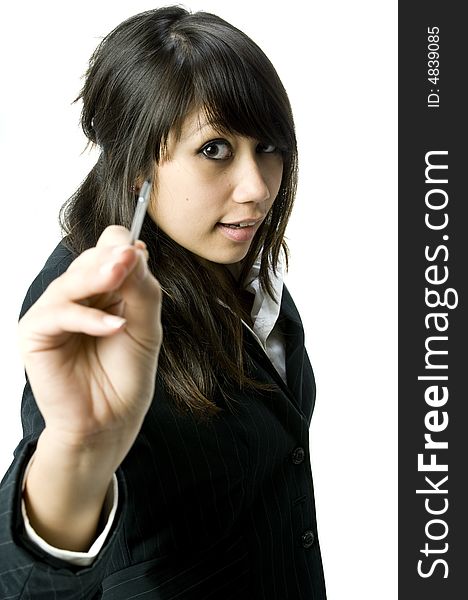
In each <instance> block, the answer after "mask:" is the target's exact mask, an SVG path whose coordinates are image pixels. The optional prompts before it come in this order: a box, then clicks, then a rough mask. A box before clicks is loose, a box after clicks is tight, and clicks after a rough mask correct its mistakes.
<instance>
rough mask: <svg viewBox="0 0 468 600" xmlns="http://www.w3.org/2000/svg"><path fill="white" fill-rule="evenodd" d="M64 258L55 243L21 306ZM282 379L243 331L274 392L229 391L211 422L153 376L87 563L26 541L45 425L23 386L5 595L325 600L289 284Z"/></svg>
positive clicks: (7, 492) (1, 593)
mask: <svg viewBox="0 0 468 600" xmlns="http://www.w3.org/2000/svg"><path fill="white" fill-rule="evenodd" d="M71 260H72V256H71V254H70V252H69V251H68V250H67V249H66V248H65V247H64V246H63V244H61V243H60V244H59V245H58V246H57V248H56V249H55V250H54V252H53V253H52V255H51V256H50V257H49V259H48V261H47V263H46V265H45V266H44V268H43V270H42V271H41V273H40V274H39V275H38V277H37V278H36V279H35V280H34V282H33V283H32V285H31V287H30V289H29V290H28V293H27V296H26V298H25V301H24V304H23V308H22V312H21V314H24V312H26V310H28V308H29V307H30V306H31V305H32V304H33V303H34V302H35V301H36V300H37V298H38V297H39V296H40V295H41V294H42V292H43V291H44V290H45V288H46V287H47V285H48V284H49V283H50V282H51V281H52V280H53V279H54V278H55V277H57V276H58V275H60V274H61V273H63V272H64V271H65V269H66V268H67V267H68V265H69V264H70V262H71ZM279 320H280V325H281V327H282V330H283V332H284V335H285V340H286V371H287V381H288V385H287V386H286V385H285V384H284V382H283V380H282V379H281V377H280V376H279V375H278V373H277V371H276V370H275V368H274V367H273V365H272V364H271V362H270V360H269V359H268V357H267V355H266V354H265V353H264V352H263V350H262V348H261V347H260V345H259V344H258V342H257V341H256V340H255V339H254V338H253V336H252V334H251V333H250V332H249V331H248V329H247V328H245V344H246V351H247V352H248V354H249V356H250V358H251V360H252V369H253V373H254V375H255V376H256V377H257V378H258V379H260V380H262V381H265V382H270V383H271V382H274V383H276V384H277V385H278V390H277V391H275V392H268V393H261V394H260V393H250V392H249V393H245V392H244V393H240V392H238V391H237V392H236V390H232V391H231V392H232V393H233V394H235V395H236V398H237V400H238V406H237V409H236V411H235V412H232V411H227V410H226V411H223V412H222V414H221V415H220V416H219V417H217V418H215V419H214V420H213V421H212V422H211V423H210V424H208V425H200V424H197V423H195V421H194V420H193V419H192V418H191V417H190V416H186V417H182V416H180V414H176V413H175V410H174V408H173V406H172V404H171V401H170V399H168V398H167V396H166V394H165V392H164V390H163V389H162V388H161V385H160V383H159V381H157V384H156V392H155V400H154V402H153V404H152V406H151V408H150V410H149V412H148V414H147V416H146V418H145V421H144V424H143V427H142V429H141V432H140V434H139V436H138V438H137V440H136V442H135V444H134V446H133V447H132V449H131V450H130V452H129V454H128V455H127V457H126V458H125V460H124V462H123V463H122V465H121V466H120V468H119V470H118V472H117V478H118V484H119V509H118V512H117V516H116V519H115V522H114V525H113V528H112V530H111V533H110V534H109V537H108V540H107V541H106V544H105V546H104V548H103V549H102V551H101V552H100V554H99V555H98V557H97V558H96V559H95V561H94V563H93V564H92V566H90V567H74V566H71V565H70V564H68V563H66V562H63V561H61V560H58V559H54V558H52V557H50V556H49V555H47V554H45V553H44V552H43V551H42V550H40V549H38V548H37V547H36V546H35V545H34V544H32V543H31V542H29V541H28V539H27V538H26V536H25V533H24V526H23V522H22V517H21V510H20V503H21V492H20V487H21V480H22V476H23V473H24V469H25V466H26V465H27V463H28V460H29V457H30V456H31V454H32V452H33V451H34V449H35V444H36V440H37V438H38V436H39V433H40V432H41V430H42V428H43V426H44V422H43V420H42V417H41V415H40V413H39V411H38V409H37V406H36V403H35V401H34V397H33V395H32V392H31V389H30V387H29V385H28V384H26V387H25V390H24V394H23V402H22V422H23V430H24V438H23V440H22V441H21V443H20V444H19V445H18V447H17V449H16V451H15V459H14V461H13V463H12V465H11V467H10V469H9V470H8V472H7V473H6V475H5V477H4V479H3V481H2V484H1V487H0V598H1V600H20V599H21V600H27V599H33V600H42V599H43V600H53V599H62V598H64V599H70V600H72V599H73V600H75V599H76V600H97V599H99V598H102V599H104V600H130V599H132V598H138V600H140V599H141V600H146V599H148V600H150V599H158V600H175V599H177V600H202V599H203V600H244V599H245V600H248V599H252V600H289V599H290V600H325V598H326V593H325V583H324V577H323V570H322V561H321V556H320V547H319V540H318V536H317V524H316V518H315V506H314V491H313V483H312V475H311V470H310V460H309V452H308V448H309V424H310V419H311V416H312V411H313V406H314V401H315V383H314V376H313V372H312V368H311V366H310V363H309V359H308V357H307V353H306V350H305V347H304V333H303V328H302V324H301V320H300V317H299V314H298V312H297V309H296V307H295V305H294V302H293V300H292V298H291V296H290V294H289V292H288V290H287V289H286V287H285V288H284V291H283V296H282V302H281V312H280V317H279Z"/></svg>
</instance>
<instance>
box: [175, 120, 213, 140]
mask: <svg viewBox="0 0 468 600" xmlns="http://www.w3.org/2000/svg"><path fill="white" fill-rule="evenodd" d="M207 127H210V128H211V129H212V130H213V131H218V130H217V129H216V127H215V126H214V125H213V123H210V122H208V121H205V122H204V123H203V124H202V125H200V124H197V125H196V126H195V127H194V128H192V129H191V130H190V131H189V132H188V133H186V134H185V135H182V136H181V137H180V139H181V140H187V139H189V138H191V137H194V136H195V135H196V134H197V133H200V132H201V131H202V130H203V129H206V128H207Z"/></svg>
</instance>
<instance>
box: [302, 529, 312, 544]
mask: <svg viewBox="0 0 468 600" xmlns="http://www.w3.org/2000/svg"><path fill="white" fill-rule="evenodd" d="M301 540H302V546H303V547H304V548H310V547H311V546H312V544H313V543H314V541H315V535H314V532H313V531H312V530H310V529H308V530H307V531H304V533H303V534H302V538H301Z"/></svg>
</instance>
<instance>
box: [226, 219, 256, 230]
mask: <svg viewBox="0 0 468 600" xmlns="http://www.w3.org/2000/svg"><path fill="white" fill-rule="evenodd" d="M223 224H224V225H226V227H235V228H237V229H239V228H241V227H252V225H255V221H249V222H247V223H232V224H230V225H229V224H227V223H223Z"/></svg>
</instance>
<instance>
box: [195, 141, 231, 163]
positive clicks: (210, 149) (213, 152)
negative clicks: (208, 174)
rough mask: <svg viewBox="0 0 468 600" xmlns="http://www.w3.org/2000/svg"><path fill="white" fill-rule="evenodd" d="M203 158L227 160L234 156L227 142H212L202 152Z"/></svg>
mask: <svg viewBox="0 0 468 600" xmlns="http://www.w3.org/2000/svg"><path fill="white" fill-rule="evenodd" d="M200 152H201V153H202V154H203V156H206V158H211V159H214V160H225V159H227V158H230V157H231V156H232V149H231V146H230V144H229V142H227V141H226V140H212V141H211V142H208V143H207V144H205V145H204V146H203V148H202V149H201V150H200Z"/></svg>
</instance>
